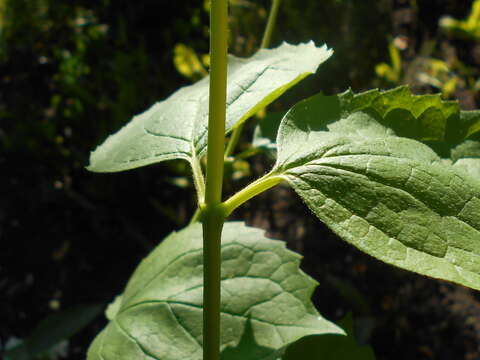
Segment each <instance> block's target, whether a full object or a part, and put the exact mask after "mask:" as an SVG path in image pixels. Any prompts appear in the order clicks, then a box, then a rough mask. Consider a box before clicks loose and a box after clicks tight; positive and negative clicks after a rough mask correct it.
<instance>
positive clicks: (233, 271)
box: [88, 223, 342, 360]
mask: <svg viewBox="0 0 480 360" xmlns="http://www.w3.org/2000/svg"><path fill="white" fill-rule="evenodd" d="M222 239H223V240H222V281H221V287H222V308H221V321H222V329H223V330H222V335H221V349H222V354H223V355H222V358H223V359H236V358H239V359H242V360H248V359H252V360H260V359H270V358H272V357H275V356H278V353H279V352H281V351H282V350H283V349H284V348H285V347H286V346H287V345H288V344H290V343H292V342H294V341H296V340H297V339H299V338H301V337H303V336H306V335H311V334H324V333H337V334H338V333H342V331H341V330H340V329H339V328H337V327H336V326H335V325H333V324H332V323H330V322H329V321H327V320H325V319H323V318H322V317H320V316H319V314H318V313H317V311H316V310H315V308H314V307H313V305H312V303H311V302H310V296H311V294H312V291H313V289H314V288H315V287H316V282H315V281H314V280H313V279H311V278H309V277H308V276H306V275H305V274H304V273H303V272H302V271H301V270H299V268H298V266H299V262H300V258H301V257H300V256H299V255H297V254H295V253H293V252H291V251H289V250H287V249H286V248H285V244H284V243H283V242H281V241H276V240H270V239H267V238H265V236H264V235H263V232H262V231H261V230H259V229H254V228H249V227H246V226H245V225H244V224H243V223H226V224H225V227H224V230H223V238H222ZM202 267H203V260H202V229H201V225H200V224H194V225H190V226H189V227H187V228H186V229H184V230H182V231H180V232H178V233H173V234H171V235H170V236H168V237H167V238H166V239H165V240H164V241H163V242H162V243H161V244H160V245H159V246H158V247H157V248H156V249H155V250H154V251H153V252H152V253H151V254H150V255H149V256H148V257H147V258H146V259H145V260H143V261H142V263H141V264H140V265H139V267H138V268H137V270H136V271H135V273H134V275H133V276H132V278H131V279H130V281H129V283H128V285H127V287H126V289H125V292H124V294H123V297H122V303H121V306H120V309H119V310H118V312H117V313H116V314H115V316H114V318H113V320H112V321H110V323H109V324H108V325H107V327H106V328H105V329H104V330H103V331H102V332H101V333H100V334H99V335H98V337H97V338H96V340H95V341H94V343H93V344H92V346H91V348H90V350H89V353H88V359H89V360H94V359H102V360H110V359H114V360H122V359H128V360H134V359H135V360H136V359H161V360H174V359H179V360H180V359H181V360H184V359H189V360H195V359H201V358H202V304H203V297H202V294H203V271H202ZM227 355H228V356H227Z"/></svg>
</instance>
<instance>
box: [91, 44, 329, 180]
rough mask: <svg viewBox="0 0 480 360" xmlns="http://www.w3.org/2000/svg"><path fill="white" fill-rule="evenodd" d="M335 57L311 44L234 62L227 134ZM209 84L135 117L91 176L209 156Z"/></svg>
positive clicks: (95, 161) (107, 145) (104, 148)
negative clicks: (204, 155) (98, 173)
mask: <svg viewBox="0 0 480 360" xmlns="http://www.w3.org/2000/svg"><path fill="white" fill-rule="evenodd" d="M331 54H332V51H331V50H329V49H327V47H326V46H323V47H320V48H317V47H315V45H314V44H313V42H310V43H308V44H300V45H297V46H294V45H289V44H286V43H284V44H283V45H281V46H280V47H278V48H276V49H273V50H268V49H262V50H260V51H258V52H257V53H256V54H255V55H254V56H252V57H251V58H249V59H239V58H236V57H233V56H230V58H229V72H228V90H227V91H228V95H227V120H226V121H227V123H226V129H227V131H231V130H232V129H233V128H234V127H236V126H238V125H240V124H241V123H242V122H244V121H245V120H247V119H248V118H249V117H250V116H252V115H253V114H255V113H256V112H257V111H258V110H260V109H262V108H263V107H265V106H266V105H268V104H269V103H271V102H272V101H274V100H275V99H276V98H278V97H279V96H280V95H282V94H283V93H284V92H285V91H286V90H287V89H289V88H290V87H292V86H293V85H295V84H296V83H298V82H299V81H300V80H302V79H303V78H304V77H306V76H307V75H309V74H311V73H314V72H315V71H316V69H317V68H318V66H319V65H320V64H321V63H322V62H324V61H325V60H327V59H328V58H329V57H330V56H331ZM208 86H209V78H208V77H207V78H204V79H203V80H201V81H199V82H197V83H195V84H194V85H191V86H188V87H184V88H181V89H180V90H178V91H177V92H175V93H174V94H173V95H171V96H170V97H169V98H168V99H166V100H164V101H161V102H159V103H156V104H155V105H153V106H152V107H151V108H150V109H148V110H147V111H145V112H144V113H142V114H140V115H138V116H135V117H134V118H133V119H132V121H131V122H130V123H129V124H127V125H126V126H125V127H123V128H122V129H121V130H120V131H119V132H117V133H116V134H114V135H113V136H110V137H109V138H108V139H107V140H106V141H105V142H104V143H103V144H102V145H101V146H99V147H98V148H97V149H96V150H95V151H94V152H93V153H92V154H91V157H90V166H89V167H88V169H89V170H91V171H97V172H115V171H122V170H128V169H133V168H137V167H141V166H145V165H149V164H153V163H156V162H160V161H164V160H171V159H184V160H187V161H190V162H192V161H195V159H198V158H199V157H201V156H202V155H203V153H204V151H205V150H206V145H207V143H206V141H207V125H208V101H209V100H208V93H209V90H208Z"/></svg>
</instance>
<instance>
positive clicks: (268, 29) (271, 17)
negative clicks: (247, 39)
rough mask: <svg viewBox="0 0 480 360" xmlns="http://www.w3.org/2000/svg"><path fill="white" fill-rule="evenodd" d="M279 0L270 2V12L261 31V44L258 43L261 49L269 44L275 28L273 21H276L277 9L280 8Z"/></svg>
mask: <svg viewBox="0 0 480 360" xmlns="http://www.w3.org/2000/svg"><path fill="white" fill-rule="evenodd" d="M280 1H281V0H273V2H272V7H271V8H270V14H269V15H268V20H267V27H266V28H265V32H264V33H263V39H262V44H261V45H260V47H261V48H262V49H266V48H268V47H269V46H270V41H271V40H272V34H273V30H274V29H275V23H276V21H277V15H278V9H279V8H280Z"/></svg>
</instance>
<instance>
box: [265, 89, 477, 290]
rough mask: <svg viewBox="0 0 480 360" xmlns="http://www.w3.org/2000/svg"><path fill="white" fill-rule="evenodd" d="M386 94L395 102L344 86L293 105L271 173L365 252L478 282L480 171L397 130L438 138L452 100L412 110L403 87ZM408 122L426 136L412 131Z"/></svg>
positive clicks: (432, 273) (473, 283) (459, 280)
mask: <svg viewBox="0 0 480 360" xmlns="http://www.w3.org/2000/svg"><path fill="white" fill-rule="evenodd" d="M386 94H388V96H389V99H388V102H387V101H382V102H381V103H376V101H377V100H373V101H372V100H371V99H372V97H373V98H375V99H381V97H380V98H379V97H378V96H377V95H376V93H375V92H369V93H364V94H360V95H359V96H352V94H351V93H350V92H347V93H345V94H342V95H339V96H323V95H317V96H314V97H312V98H310V99H307V100H305V101H302V102H300V103H299V104H297V105H296V106H294V107H293V108H292V109H291V110H290V111H289V112H288V113H287V115H286V116H285V117H284V119H283V120H282V124H281V126H280V129H279V133H278V140H277V143H278V159H277V163H276V165H275V167H274V169H273V171H272V172H273V173H274V174H276V175H279V176H282V177H284V178H285V179H286V180H287V181H288V182H289V183H290V185H291V186H292V187H293V188H294V189H295V191H296V192H297V193H298V194H299V195H300V196H301V197H302V199H303V200H304V201H305V203H306V204H307V205H308V207H309V208H310V209H311V210H312V211H313V212H314V213H315V214H316V215H317V216H318V218H319V219H320V220H322V221H323V222H324V223H326V224H327V225H328V226H329V227H330V228H331V229H332V230H333V231H335V232H336V233H337V234H338V235H339V236H340V237H342V238H343V239H344V240H346V241H348V242H350V243H351V244H353V245H355V246H356V247H358V248H359V249H361V250H363V251H365V252H366V253H368V254H370V255H372V256H374V257H376V258H378V259H380V260H382V261H385V262H387V263H389V264H393V265H396V266H398V267H401V268H403V269H407V270H411V271H414V272H417V273H420V274H424V275H428V276H431V277H434V278H440V279H445V280H449V281H453V282H456V283H459V284H462V285H465V286H469V287H472V288H475V289H480V180H479V178H478V177H473V176H471V174H469V173H468V172H467V171H465V170H463V169H462V168H460V167H459V166H452V161H450V160H444V159H441V158H440V157H439V156H438V155H437V154H436V153H435V152H434V151H433V150H432V149H431V148H429V147H428V146H427V145H425V144H423V143H421V142H419V141H416V140H413V139H410V138H406V137H401V136H397V135H403V136H406V135H412V137H414V138H420V139H422V138H424V137H425V136H426V137H427V138H433V136H431V135H432V134H439V135H440V134H441V133H440V132H438V131H437V130H438V128H439V126H437V125H438V124H435V123H434V122H431V121H430V116H431V115H432V114H434V116H433V115H432V117H434V118H437V119H439V120H438V121H440V122H442V119H443V120H445V119H447V120H448V119H449V118H450V117H451V116H454V114H453V115H449V114H450V112H449V106H448V105H447V106H443V105H441V106H437V105H432V106H431V107H428V106H426V105H425V103H424V102H422V101H418V102H417V105H418V107H415V106H413V105H412V106H410V107H408V106H405V104H406V101H405V102H404V101H403V100H402V96H403V93H402V92H400V94H399V95H400V99H395V98H394V97H393V96H391V94H392V93H391V92H390V93H388V92H387V93H386ZM426 99H427V100H428V101H430V100H431V98H428V97H427V98H426ZM420 100H421V99H420ZM431 103H432V104H435V103H436V100H434V101H431ZM366 104H367V105H366ZM368 104H371V106H369V105H368ZM390 104H400V105H402V106H404V107H403V109H402V108H400V109H399V108H396V107H395V106H394V105H390ZM387 109H390V110H387ZM406 109H408V113H409V114H411V115H412V116H413V118H410V117H408V116H407V115H408V113H407V110H406ZM404 110H405V111H404ZM422 110H423V112H422ZM392 113H395V114H394V115H390V114H392ZM399 113H403V114H404V115H405V116H397V114H399ZM415 119H417V120H415ZM420 120H425V121H420ZM405 121H408V122H409V123H410V124H411V125H412V126H414V125H416V129H417V130H418V131H419V132H420V134H411V133H410V131H409V130H408V128H407V127H406V126H405V125H404V123H403V122H405ZM441 127H443V125H440V128H441ZM435 136H437V135H435ZM477 161H478V159H477Z"/></svg>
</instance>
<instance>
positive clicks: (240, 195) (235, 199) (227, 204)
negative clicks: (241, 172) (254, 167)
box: [222, 173, 284, 216]
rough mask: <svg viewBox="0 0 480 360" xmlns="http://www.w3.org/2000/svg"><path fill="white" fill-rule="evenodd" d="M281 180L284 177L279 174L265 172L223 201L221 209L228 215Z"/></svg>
mask: <svg viewBox="0 0 480 360" xmlns="http://www.w3.org/2000/svg"><path fill="white" fill-rule="evenodd" d="M283 180H284V179H283V178H282V177H281V176H278V175H274V174H272V173H269V174H266V175H265V176H263V177H261V178H260V179H258V180H256V181H254V182H253V183H251V184H250V185H248V186H247V187H246V188H244V189H242V190H240V191H239V192H237V193H236V194H235V195H233V196H232V197H231V198H229V199H228V200H226V201H224V202H223V204H222V208H223V209H222V210H223V211H224V212H225V215H226V216H228V215H230V214H231V213H232V211H233V210H235V209H236V208H237V207H239V206H240V205H242V204H243V203H244V202H246V201H248V200H250V199H251V198H253V197H254V196H257V195H258V194H261V193H262V192H264V191H266V190H268V189H270V188H272V187H274V186H275V185H278V184H279V183H281V182H282V181H283Z"/></svg>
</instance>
